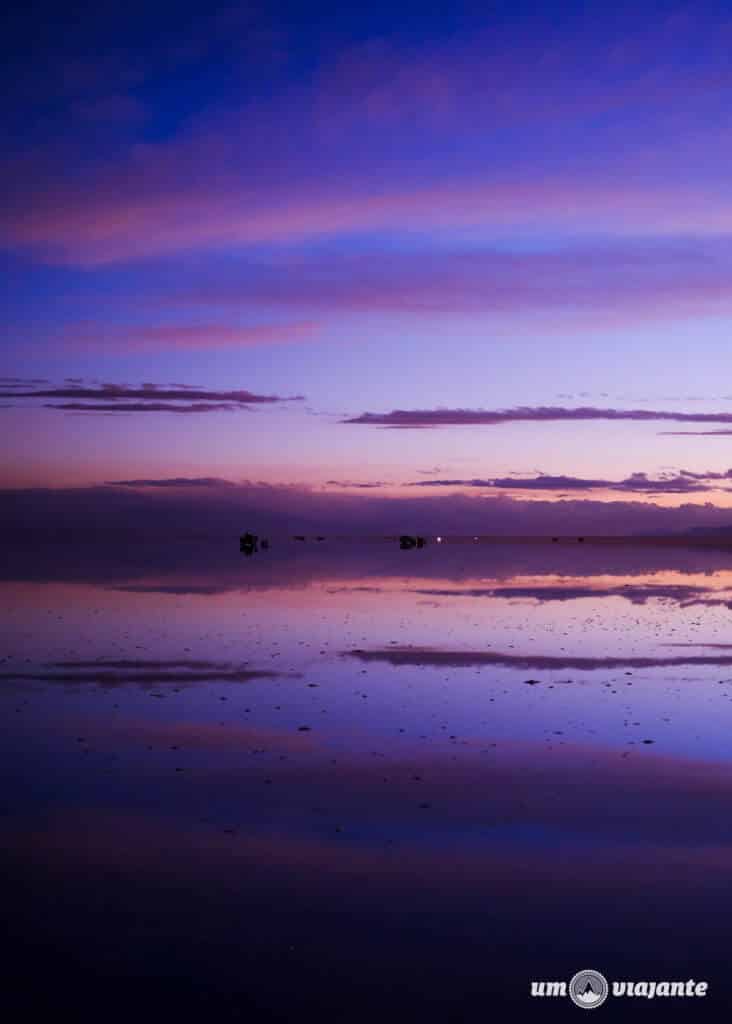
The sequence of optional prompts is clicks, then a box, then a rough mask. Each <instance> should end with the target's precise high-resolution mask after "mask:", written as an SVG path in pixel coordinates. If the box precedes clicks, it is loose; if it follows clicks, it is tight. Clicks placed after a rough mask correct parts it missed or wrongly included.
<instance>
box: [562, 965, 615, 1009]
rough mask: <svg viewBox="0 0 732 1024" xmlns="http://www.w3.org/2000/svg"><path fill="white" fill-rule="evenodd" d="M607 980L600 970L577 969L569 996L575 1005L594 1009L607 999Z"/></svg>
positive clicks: (570, 986) (571, 982) (570, 984)
mask: <svg viewBox="0 0 732 1024" xmlns="http://www.w3.org/2000/svg"><path fill="white" fill-rule="evenodd" d="M608 991H609V988H608V983H607V980H606V979H605V978H604V977H603V976H602V975H601V974H600V972H599V971H577V973H576V974H575V976H574V977H573V978H572V980H571V981H570V983H569V997H570V999H571V1000H572V1002H573V1003H574V1004H575V1006H582V1007H584V1009H585V1010H594V1008H595V1007H596V1006H600V1005H601V1004H602V1003H604V1002H605V1000H606V999H607V994H608Z"/></svg>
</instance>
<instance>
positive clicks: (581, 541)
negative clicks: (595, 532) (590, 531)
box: [577, 537, 585, 544]
mask: <svg viewBox="0 0 732 1024" xmlns="http://www.w3.org/2000/svg"><path fill="white" fill-rule="evenodd" d="M584 542H585V538H584V537H578V538H577V543H578V544H584Z"/></svg>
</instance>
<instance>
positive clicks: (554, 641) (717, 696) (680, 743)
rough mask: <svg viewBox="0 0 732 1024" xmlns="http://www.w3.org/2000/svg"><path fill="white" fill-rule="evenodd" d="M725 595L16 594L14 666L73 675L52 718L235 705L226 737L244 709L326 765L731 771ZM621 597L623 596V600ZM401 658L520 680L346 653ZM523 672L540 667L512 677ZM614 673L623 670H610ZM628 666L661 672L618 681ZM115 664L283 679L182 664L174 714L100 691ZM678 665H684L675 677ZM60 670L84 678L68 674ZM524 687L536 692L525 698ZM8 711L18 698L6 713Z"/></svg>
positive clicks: (551, 585)
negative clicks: (685, 764) (425, 656)
mask: <svg viewBox="0 0 732 1024" xmlns="http://www.w3.org/2000/svg"><path fill="white" fill-rule="evenodd" d="M730 584H731V579H730V574H729V573H728V572H722V571H720V572H716V573H713V574H711V575H710V574H699V573H697V574H694V573H683V574H682V573H674V572H672V571H666V572H662V573H655V574H654V573H651V574H646V575H642V574H641V575H639V576H632V577H622V576H617V575H616V576H607V575H606V576H596V577H593V576H589V577H588V576H584V577H581V578H576V577H574V578H573V577H559V576H557V575H552V576H549V577H547V576H541V577H537V576H531V575H522V576H515V577H511V578H508V579H507V578H505V577H504V578H501V579H492V578H487V577H485V576H480V577H476V578H472V579H471V578H469V579H462V580H460V581H458V582H457V583H456V582H455V581H454V580H450V579H440V578H436V577H434V576H432V577H430V579H429V580H425V579H410V578H403V579H394V578H379V577H371V578H369V579H368V581H367V582H364V580H363V579H358V578H356V579H342V578H341V579H338V580H337V581H333V582H331V581H328V580H324V581H319V582H314V583H312V584H310V585H309V586H306V587H304V588H298V589H293V590H290V589H288V588H287V587H285V586H282V585H275V586H273V587H271V588H269V589H265V590H257V591H256V592H247V591H232V592H227V593H223V594H196V593H192V594H178V593H162V594H161V593H144V592H143V593H140V592H126V591H124V590H102V589H99V588H96V587H90V586H82V585H68V584H47V585H44V586H41V587H39V586H33V585H30V584H17V585H14V586H13V585H9V584H6V585H5V587H6V588H7V589H9V597H10V599H9V600H8V601H7V605H8V607H9V608H10V613H9V615H8V617H7V620H6V626H5V629H6V631H7V639H6V645H7V646H8V647H9V649H10V651H11V652H12V657H10V659H9V660H8V661H7V662H6V663H5V666H4V667H5V668H7V669H8V670H10V671H20V672H23V673H25V674H26V675H28V676H32V675H33V672H34V671H37V672H39V673H40V674H41V676H42V674H43V673H44V672H48V671H50V670H51V669H49V667H48V666H52V670H53V671H54V672H56V673H57V674H59V675H60V676H61V678H63V676H64V675H65V674H66V675H67V676H68V680H69V681H68V682H67V683H64V684H62V685H57V684H55V683H53V682H44V680H43V679H42V678H40V679H38V680H37V681H34V680H33V679H30V680H28V682H29V683H30V685H31V686H32V688H33V690H34V692H35V691H36V690H37V691H38V692H39V694H40V693H41V692H43V694H44V696H43V700H42V701H41V702H40V704H39V708H40V709H44V710H43V711H42V713H43V715H44V717H47V718H48V720H49V721H53V719H54V717H55V716H56V715H58V716H60V717H61V718H63V717H64V716H66V715H67V714H68V713H69V708H70V706H72V705H75V706H76V707H77V710H76V712H75V714H77V715H80V716H82V717H83V716H84V715H90V716H91V717H92V718H93V717H94V716H96V715H97V714H98V713H99V708H100V707H105V706H106V705H108V704H109V702H110V701H112V702H117V701H118V700H119V699H123V701H124V708H125V709H126V714H127V715H130V714H131V715H132V717H133V719H134V718H136V717H138V716H139V717H140V719H141V720H142V721H147V720H148V719H149V718H150V716H153V717H154V718H156V719H160V718H161V716H162V720H165V719H166V716H167V715H168V714H170V713H174V715H175V721H176V722H179V723H186V722H187V723H188V724H189V726H191V727H193V726H195V724H196V723H198V724H199V725H201V726H202V727H203V726H204V725H212V724H215V723H218V722H219V721H220V718H221V709H222V706H223V702H221V701H220V700H217V699H216V698H218V697H222V696H225V697H226V699H227V701H228V702H231V703H230V704H227V705H226V707H225V708H224V710H226V711H227V715H226V716H225V717H226V720H227V721H228V714H229V711H230V709H231V708H235V709H237V712H236V713H237V715H239V716H240V715H241V714H243V712H241V705H246V706H248V707H249V708H250V711H249V712H247V713H246V715H247V717H246V719H245V720H246V722H247V723H248V725H249V726H251V727H255V726H256V728H261V729H264V730H265V731H273V730H274V731H278V730H284V732H285V734H287V733H289V732H294V731H296V730H297V728H298V726H299V725H301V724H303V721H305V720H307V723H309V724H310V725H311V727H312V728H313V730H314V731H315V738H316V739H317V742H318V744H319V745H325V746H326V747H327V748H328V749H333V750H344V749H346V750H349V751H362V752H363V751H365V750H366V749H370V746H371V745H372V744H374V743H381V744H385V743H388V744H389V745H390V746H392V745H396V749H398V750H400V751H404V752H406V751H410V752H417V751H419V750H421V749H423V745H425V744H426V747H424V749H429V750H431V751H434V750H445V749H453V748H454V746H455V744H459V745H462V746H465V747H466V749H469V750H477V749H482V748H484V747H485V746H486V745H487V744H489V743H494V742H495V743H517V742H518V743H525V742H531V743H543V744H549V745H551V746H552V747H556V748H557V749H560V748H561V747H563V746H565V745H572V744H577V743H579V744H582V745H585V744H590V745H597V746H598V747H600V748H603V749H605V748H608V747H611V748H617V749H622V750H626V751H627V750H630V751H632V752H633V753H634V754H636V753H637V754H640V753H641V752H645V751H646V750H647V748H648V745H645V746H644V745H642V744H641V741H642V740H643V739H648V738H650V739H652V740H653V741H654V744H655V745H656V750H658V751H662V752H663V753H664V754H665V755H669V754H673V755H679V756H688V757H696V758H699V757H701V758H704V759H708V760H716V759H717V758H722V759H726V756H727V752H728V714H727V699H728V698H727V692H728V691H727V685H726V684H725V683H720V680H724V679H727V678H730V679H732V664H730V661H731V659H732V649H729V650H727V649H725V648H724V640H725V637H726V636H727V623H728V617H729V609H728V608H727V607H726V602H727V601H728V600H729V599H730ZM624 588H627V590H628V593H629V594H630V595H631V596H630V598H624V597H621V596H619V591H620V592H622V591H623V589H624ZM496 591H498V592H499V593H500V594H501V596H500V597H497V596H493V594H495V593H496ZM514 592H515V593H517V594H518V595H519V596H518V597H514V596H513V593H514ZM578 592H579V593H581V594H583V595H586V594H587V593H593V592H594V593H595V595H596V596H589V597H588V596H580V597H577V596H575V595H576V594H577V593H578ZM532 593H533V594H535V595H536V596H528V595H531V594H532ZM563 593H564V594H565V595H566V597H565V598H564V599H563V597H562V595H563ZM654 593H657V594H658V595H659V596H658V597H655V596H653V595H654ZM476 594H477V596H474V595H476ZM638 594H640V595H641V597H640V598H637V596H636V599H635V600H634V599H633V595H638ZM669 595H670V596H669ZM689 595H691V596H689ZM715 644H721V645H722V646H720V647H718V648H715V647H714V645H715ZM684 645H691V646H684ZM705 645H712V646H705ZM405 646H411V647H414V648H417V649H419V648H427V649H428V651H429V650H432V649H436V650H437V651H440V650H447V651H452V652H457V653H458V654H460V653H467V654H470V653H472V652H477V653H478V654H480V653H484V654H486V653H487V654H492V655H496V656H498V655H506V656H507V657H508V659H509V664H508V665H505V664H487V665H485V664H484V665H480V664H477V665H471V664H467V665H464V666H460V667H454V666H449V665H448V666H442V667H440V666H434V665H429V664H427V665H419V664H412V665H410V664H404V665H390V664H388V663H387V662H385V661H371V662H362V661H361V660H359V659H358V658H356V659H354V658H352V657H350V656H349V653H348V652H350V651H352V650H354V649H358V650H365V651H367V652H368V651H369V650H374V651H379V650H385V651H387V653H388V650H389V648H390V647H398V648H403V647H405ZM518 656H521V657H526V658H528V659H529V663H528V664H526V665H518V666H515V667H514V666H512V665H511V664H510V659H512V658H516V657H518ZM541 657H549V658H554V659H557V662H556V664H551V665H549V666H547V665H543V664H541V662H538V663H537V667H533V666H532V665H531V663H530V659H532V658H541ZM577 657H581V658H586V659H597V665H596V666H595V665H592V664H590V665H589V666H588V667H587V668H583V667H579V668H578V667H577V666H573V665H571V664H570V665H568V666H566V667H564V666H563V665H562V658H567V659H570V660H571V659H573V658H577ZM605 658H612V659H619V661H620V662H621V663H620V664H618V663H614V664H611V665H610V666H607V667H606V666H604V665H603V659H605ZM623 658H628V659H633V658H652V659H659V660H660V661H661V664H659V665H651V666H644V665H641V666H639V667H636V666H633V665H632V664H630V665H628V666H624V665H623V664H622V659H623ZM26 659H29V660H28V661H26ZM110 659H117V660H119V659H126V660H128V661H130V660H131V661H132V662H134V661H135V660H141V661H146V660H147V661H149V660H151V659H152V660H158V661H162V662H166V661H172V660H175V659H184V660H188V661H191V662H196V661H204V662H212V663H216V664H219V665H223V666H224V667H226V666H229V667H232V666H233V667H237V666H244V668H245V669H247V670H253V671H257V670H264V671H266V672H275V673H281V676H280V677H275V678H263V679H253V680H249V681H246V682H238V681H234V682H229V681H227V680H226V679H221V678H217V679H215V681H212V682H211V683H208V684H207V683H205V682H196V683H191V684H188V683H187V682H186V675H187V670H186V668H185V667H184V668H183V670H182V673H179V675H180V678H179V679H177V680H176V683H175V686H176V688H178V689H179V691H180V692H178V693H171V692H170V691H171V685H170V684H168V683H165V676H164V674H163V676H162V680H163V681H162V683H161V687H162V688H163V689H164V691H165V694H166V699H165V701H163V700H162V699H161V700H151V699H150V689H151V688H152V689H154V688H155V684H154V682H148V683H147V685H146V687H144V688H143V687H140V686H135V685H134V679H135V670H134V667H133V669H132V670H131V671H130V672H128V674H127V678H129V679H130V680H131V682H130V684H129V685H126V686H123V687H121V692H122V693H123V698H120V697H118V696H116V694H117V690H116V689H113V688H110V689H109V690H108V692H106V691H104V690H101V691H100V690H99V689H98V688H97V687H96V686H94V685H93V678H94V670H93V664H94V663H95V662H96V661H99V660H101V661H109V660H110ZM669 659H673V660H675V661H676V662H677V663H676V664H671V665H664V664H663V661H665V660H669ZM698 659H707V660H708V661H710V662H711V663H706V664H705V663H702V664H700V663H698ZM725 660H726V662H727V663H726V664H725ZM679 661H681V662H682V663H678V662H679ZM695 661H696V663H695ZM64 662H69V663H71V664H72V665H73V664H75V663H78V662H81V663H82V665H84V664H85V663H86V664H88V663H92V667H91V668H89V667H85V668H82V669H80V670H76V671H75V670H74V668H73V667H70V668H67V669H65V668H64V667H63V663H64ZM687 662H688V663H687ZM715 662H716V664H715ZM44 665H45V667H44ZM54 666H55V667H54ZM102 667H103V666H100V668H102ZM164 672H165V669H163V673H164ZM199 672H200V670H199ZM205 674H206V672H205V667H204V670H203V672H202V673H201V675H202V676H203V677H204V678H205ZM153 677H154V673H153ZM199 678H200V676H199ZM529 678H532V679H538V685H527V684H526V680H527V679H529ZM313 683H315V684H317V685H316V686H311V685H309V684H313ZM16 685H17V684H16ZM730 685H732V684H730ZM69 691H71V692H69ZM14 694H15V687H14V688H13V690H12V691H11V693H10V699H11V700H12V699H15V696H14ZM169 708H170V709H171V711H170V712H169V711H168V710H167V709H169ZM237 721H239V718H237ZM452 737H454V738H452Z"/></svg>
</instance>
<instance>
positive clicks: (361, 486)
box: [325, 480, 386, 491]
mask: <svg viewBox="0 0 732 1024" xmlns="http://www.w3.org/2000/svg"><path fill="white" fill-rule="evenodd" d="M325 482H326V484H327V486H328V487H344V488H349V489H356V490H362V491H370V490H376V489H378V488H379V487H385V486H386V485H385V484H384V483H382V481H381V480H373V481H371V482H370V483H355V482H353V481H350V480H326V481H325Z"/></svg>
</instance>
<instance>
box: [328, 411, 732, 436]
mask: <svg viewBox="0 0 732 1024" xmlns="http://www.w3.org/2000/svg"><path fill="white" fill-rule="evenodd" d="M591 420H613V421H614V420H635V421H639V422H653V421H654V420H659V421H663V420H666V421H671V422H674V423H732V412H675V411H673V410H667V409H663V410H662V409H596V408H592V407H590V406H581V407H579V408H576V409H568V408H565V407H562V406H518V407H516V408H513V409H497V410H490V409H442V408H438V409H393V410H392V411H391V412H385V413H376V412H364V413H361V414H360V415H359V416H353V417H349V418H347V419H343V420H340V422H341V423H348V424H358V425H363V426H377V427H379V426H380V427H391V428H394V429H401V430H404V429H411V428H414V429H424V428H426V427H447V426H499V425H500V424H503V423H552V422H562V421H569V422H573V421H591Z"/></svg>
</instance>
